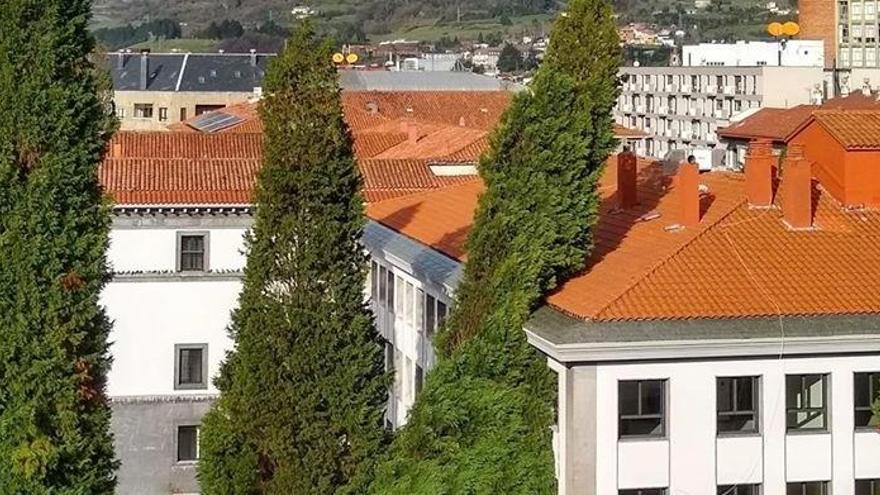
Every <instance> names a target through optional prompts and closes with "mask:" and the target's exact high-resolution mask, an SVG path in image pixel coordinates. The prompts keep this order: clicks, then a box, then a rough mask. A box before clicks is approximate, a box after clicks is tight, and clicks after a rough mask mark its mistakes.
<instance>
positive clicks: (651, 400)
mask: <svg viewBox="0 0 880 495" xmlns="http://www.w3.org/2000/svg"><path fill="white" fill-rule="evenodd" d="M641 393H642V411H641V413H642V414H660V413H662V412H663V382H662V381H660V380H648V381H644V382H642V392H641Z"/></svg>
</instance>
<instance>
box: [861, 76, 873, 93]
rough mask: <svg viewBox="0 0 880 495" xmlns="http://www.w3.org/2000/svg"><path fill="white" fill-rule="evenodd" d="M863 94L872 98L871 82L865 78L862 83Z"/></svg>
mask: <svg viewBox="0 0 880 495" xmlns="http://www.w3.org/2000/svg"><path fill="white" fill-rule="evenodd" d="M862 94H863V95H865V96H871V80H870V79H868V78H865V79H864V80H863V81H862Z"/></svg>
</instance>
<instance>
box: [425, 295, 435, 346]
mask: <svg viewBox="0 0 880 495" xmlns="http://www.w3.org/2000/svg"><path fill="white" fill-rule="evenodd" d="M436 305H437V301H436V300H435V299H434V296H432V295H430V294H425V335H428V336H429V337H430V336H431V335H434V328H435V327H434V325H435V324H436V321H437V320H436V313H435V312H436V310H437V307H436Z"/></svg>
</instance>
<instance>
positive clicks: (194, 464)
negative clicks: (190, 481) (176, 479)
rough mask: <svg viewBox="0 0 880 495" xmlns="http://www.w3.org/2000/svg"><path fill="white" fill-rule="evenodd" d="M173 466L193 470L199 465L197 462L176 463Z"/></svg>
mask: <svg viewBox="0 0 880 495" xmlns="http://www.w3.org/2000/svg"><path fill="white" fill-rule="evenodd" d="M174 465H175V466H176V467H181V468H195V467H197V466H198V465H199V461H197V460H196V461H177V462H175V463H174Z"/></svg>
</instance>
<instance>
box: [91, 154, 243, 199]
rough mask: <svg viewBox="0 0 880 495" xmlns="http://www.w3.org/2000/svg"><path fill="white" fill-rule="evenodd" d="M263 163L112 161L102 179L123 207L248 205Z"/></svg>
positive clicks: (185, 159) (112, 159) (102, 169)
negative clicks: (258, 171)
mask: <svg viewBox="0 0 880 495" xmlns="http://www.w3.org/2000/svg"><path fill="white" fill-rule="evenodd" d="M259 167H260V161H259V160H253V159H232V160H212V159H187V158H184V159H180V158H177V159H150V158H110V159H107V160H105V161H104V163H103V164H102V166H101V168H100V179H101V183H102V184H103V186H104V188H105V190H107V191H108V193H109V194H110V196H111V197H112V198H113V200H114V202H116V203H117V204H123V205H224V204H235V205H243V204H249V203H250V200H251V193H252V191H253V184H254V179H255V177H256V174H257V170H259Z"/></svg>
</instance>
